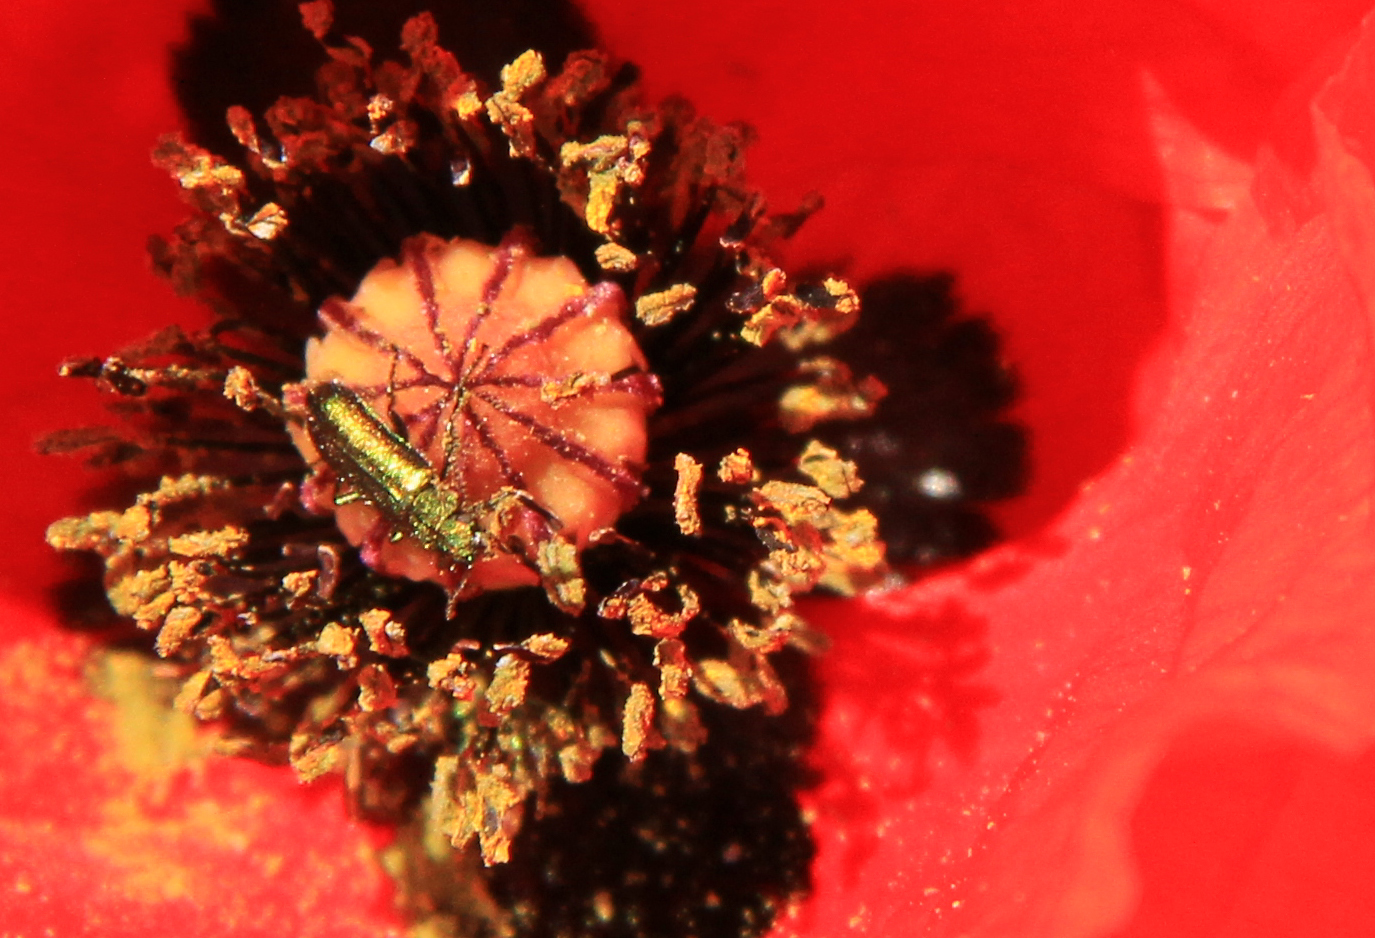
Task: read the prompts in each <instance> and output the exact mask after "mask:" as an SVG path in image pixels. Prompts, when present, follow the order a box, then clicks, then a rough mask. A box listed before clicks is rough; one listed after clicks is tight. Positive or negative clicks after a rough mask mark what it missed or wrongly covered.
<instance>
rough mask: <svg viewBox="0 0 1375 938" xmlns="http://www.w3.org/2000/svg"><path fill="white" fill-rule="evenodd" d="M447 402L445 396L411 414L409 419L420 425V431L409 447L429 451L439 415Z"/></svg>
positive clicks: (436, 429) (437, 430)
mask: <svg viewBox="0 0 1375 938" xmlns="http://www.w3.org/2000/svg"><path fill="white" fill-rule="evenodd" d="M448 400H449V398H448V396H447V395H445V396H444V397H441V398H439V399H438V400H437V401H434V402H433V403H430V404H426V405H425V406H424V407H422V408H420V409H419V410H415V411H412V412H411V414H410V416H411V418H412V419H414V420H416V422H418V423H420V424H421V429H420V431H419V432H418V433H417V434H416V435H415V438H414V439H413V440H412V442H411V445H412V446H414V447H415V448H416V449H417V450H419V451H420V452H422V453H424V452H426V451H427V450H429V448H430V444H432V443H434V435H435V434H436V433H438V432H439V414H440V412H441V411H442V410H443V409H444V404H445V403H446V402H447V401H448Z"/></svg>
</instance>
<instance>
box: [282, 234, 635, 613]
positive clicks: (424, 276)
mask: <svg viewBox="0 0 1375 938" xmlns="http://www.w3.org/2000/svg"><path fill="white" fill-rule="evenodd" d="M627 315H628V309H627V303H626V300H625V297H624V295H623V294H622V291H621V290H620V288H619V287H617V286H616V285H615V284H612V283H600V284H597V285H595V286H591V285H589V284H588V283H587V281H586V280H585V279H584V278H583V276H582V274H581V273H580V272H579V270H578V268H577V266H576V265H575V264H574V263H573V262H572V261H570V260H568V259H566V258H563V257H535V256H533V253H532V251H531V249H530V247H529V246H528V244H527V243H526V242H524V241H522V240H521V239H520V238H518V237H517V238H508V239H507V241H506V242H504V243H503V244H502V245H501V246H499V247H489V246H487V245H483V244H479V243H477V242H473V241H466V240H461V239H456V240H452V241H444V240H442V239H440V238H437V237H434V236H431V235H419V236H416V237H414V238H411V239H409V240H408V241H406V242H405V243H404V245H403V246H402V251H401V254H400V256H399V257H398V258H396V259H387V260H383V261H382V262H381V263H379V264H378V265H377V266H376V267H374V268H373V269H372V270H371V271H370V272H369V273H368V274H367V276H366V277H364V278H363V281H362V283H361V284H360V285H359V287H358V292H357V293H356V294H354V296H353V299H351V300H349V301H347V302H344V301H342V300H339V299H332V300H329V301H327V302H326V303H325V304H324V306H322V307H321V310H320V320H321V324H322V325H323V327H324V330H325V331H324V334H323V335H322V336H320V337H319V338H315V339H312V340H310V342H309V343H308V345H307V347H306V384H307V385H313V384H317V383H319V382H325V381H338V382H341V383H344V384H347V385H348V386H350V387H351V388H353V390H354V391H355V392H356V393H357V394H358V395H359V397H361V398H362V399H363V400H364V401H365V402H366V403H367V404H368V405H369V406H370V407H371V409H372V410H373V411H374V412H375V413H376V414H377V415H379V417H380V418H381V419H382V420H384V421H386V422H387V423H388V424H389V425H393V424H395V423H397V422H398V419H399V423H400V424H402V425H404V428H405V430H406V435H407V436H408V438H409V442H410V445H411V446H412V447H413V448H414V449H415V450H416V451H417V452H419V453H420V454H422V455H423V456H424V457H425V459H427V460H428V461H429V462H430V464H431V465H432V466H433V467H434V468H435V470H436V471H437V472H438V473H439V474H440V476H441V477H442V479H443V484H444V485H446V486H448V487H450V488H451V489H452V490H453V491H454V492H456V493H458V495H459V497H460V501H461V503H462V504H464V505H470V506H475V508H476V506H481V505H482V504H483V503H485V502H486V501H487V500H489V499H491V497H492V496H493V495H494V494H496V493H497V492H498V491H499V490H501V489H503V488H507V489H518V490H522V491H524V492H527V493H529V495H530V497H531V499H530V500H531V501H532V502H533V503H536V504H537V505H538V506H539V508H540V509H541V510H542V512H544V513H547V515H548V517H549V518H550V519H553V520H552V525H553V526H554V527H555V528H556V529H557V531H558V534H559V537H560V539H561V540H565V541H569V542H572V543H573V544H575V545H576V546H577V547H578V548H579V549H581V548H582V547H583V546H585V544H586V543H587V539H588V536H589V535H590V534H591V533H592V532H594V531H596V530H598V529H602V528H607V527H610V526H611V525H613V524H614V523H615V521H616V519H617V518H618V517H619V516H620V515H621V513H622V512H624V511H625V510H626V509H627V508H629V507H630V506H631V505H632V504H634V502H635V501H636V499H637V498H638V497H639V492H640V487H639V474H640V469H641V467H642V466H643V464H644V460H645V455H646V449H647V445H648V441H647V435H646V429H645V423H646V418H647V417H648V415H649V413H650V412H651V411H652V410H653V409H654V408H655V407H656V406H657V404H658V383H657V380H656V379H655V378H654V377H653V376H652V375H650V374H648V372H647V370H646V363H645V358H644V355H643V354H642V353H641V351H640V349H639V347H638V346H637V345H636V343H635V339H634V337H633V336H632V335H631V333H630V330H629V328H628V327H627V325H626V320H627ZM293 436H294V438H295V441H296V445H297V447H298V448H299V449H300V450H301V452H302V454H303V455H304V456H305V457H306V459H307V461H308V462H310V463H311V465H312V466H313V467H314V468H315V469H316V470H317V472H319V473H320V476H319V478H320V480H322V481H323V483H324V484H323V485H320V486H319V491H318V492H317V493H316V494H317V497H316V498H315V499H313V501H314V504H315V506H316V507H317V508H319V509H320V510H330V509H333V510H334V511H335V513H336V518H337V521H338V524H339V528H340V529H341V531H342V532H343V533H344V535H345V536H346V537H347V538H348V540H349V541H350V543H352V544H354V545H355V546H359V547H361V548H362V553H363V557H364V560H365V561H366V562H367V563H369V564H370V565H371V566H372V567H374V568H375V569H377V570H379V571H380V572H383V573H386V574H390V575H393V576H401V577H407V578H409V579H413V580H435V581H436V582H441V583H446V584H451V582H452V578H453V573H454V570H453V567H454V564H453V562H452V560H451V559H450V558H445V557H444V556H442V555H441V554H439V553H438V552H436V551H434V550H430V549H427V548H426V547H425V546H424V545H422V544H420V543H419V542H418V541H416V540H415V539H413V538H409V537H407V538H403V539H401V540H399V541H393V540H391V539H390V536H391V534H392V533H393V532H394V531H395V529H396V525H395V524H393V523H392V521H393V520H394V519H389V518H387V517H385V516H384V515H383V513H382V512H380V511H379V510H378V509H377V508H375V507H373V506H371V505H368V504H364V503H362V502H353V503H351V504H344V505H338V506H334V505H333V496H334V494H335V491H334V487H333V485H332V484H331V482H330V480H331V479H332V478H333V476H332V475H331V474H330V473H329V472H328V471H326V470H327V467H325V466H324V465H323V463H322V461H321V458H320V455H319V453H318V452H317V451H316V449H315V447H314V446H313V445H312V443H311V441H310V438H309V436H308V435H307V434H306V433H305V431H304V429H302V428H299V427H298V428H295V429H294V430H293ZM527 546H528V545H527ZM538 582H539V576H538V575H537V574H536V573H535V572H533V571H532V570H531V569H529V565H528V564H527V563H524V562H522V560H521V559H520V558H519V557H518V556H515V555H513V554H511V553H507V552H504V551H502V550H499V549H498V550H494V551H493V552H491V553H490V554H489V555H488V556H485V557H483V558H482V559H479V560H477V561H476V562H475V563H474V564H473V565H472V567H471V569H469V570H468V571H467V574H466V592H469V593H471V592H473V591H476V590H489V589H502V588H506V587H512V586H521V585H528V584H536V583H538Z"/></svg>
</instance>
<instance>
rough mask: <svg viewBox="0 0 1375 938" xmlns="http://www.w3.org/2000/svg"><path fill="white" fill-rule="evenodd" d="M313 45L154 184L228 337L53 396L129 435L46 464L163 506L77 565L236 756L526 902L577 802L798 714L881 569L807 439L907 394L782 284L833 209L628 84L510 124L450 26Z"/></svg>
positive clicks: (534, 72) (523, 67)
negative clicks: (792, 189)
mask: <svg viewBox="0 0 1375 938" xmlns="http://www.w3.org/2000/svg"><path fill="white" fill-rule="evenodd" d="M302 9H303V11H304V13H305V19H306V24H307V26H308V27H309V28H310V29H311V30H312V31H313V32H314V33H315V35H316V36H317V38H318V39H319V40H320V41H321V43H322V44H323V45H324V47H325V50H326V51H327V53H328V55H329V60H328V62H327V64H326V65H325V66H324V67H323V68H322V69H321V71H320V73H319V76H318V85H319V87H320V89H321V90H320V94H319V95H318V96H317V97H311V98H283V99H281V100H280V101H278V103H277V104H276V105H274V106H273V107H272V108H271V109H269V111H268V112H267V113H266V114H265V115H261V116H255V115H251V114H249V113H248V112H247V111H245V110H243V109H241V108H235V109H231V111H230V113H229V115H228V116H229V123H230V126H231V128H232V129H233V131H234V134H235V136H236V138H237V139H238V141H239V143H240V145H241V146H240V149H239V151H238V152H236V153H233V154H230V155H228V156H226V155H221V154H215V153H211V152H209V151H207V150H205V149H202V148H201V147H199V146H197V145H195V144H193V143H190V142H188V141H186V140H183V139H181V138H179V137H169V138H167V139H166V140H164V141H163V142H162V143H161V144H160V146H159V148H158V150H157V152H156V154H155V158H156V160H157V161H158V162H159V164H160V165H162V166H163V167H165V168H166V169H167V170H168V171H169V172H170V173H171V175H172V176H173V177H174V178H175V180H176V181H177V182H178V183H179V185H180V186H181V187H182V190H183V192H184V194H185V197H186V199H187V201H188V203H189V204H190V206H191V215H190V217H189V218H188V220H187V221H186V222H185V223H184V224H183V225H182V226H181V227H180V228H179V229H178V230H177V231H176V233H175V234H174V235H173V236H172V237H171V238H169V239H166V240H163V241H160V242H158V244H157V245H156V247H155V250H154V257H155V260H156V262H157V264H158V266H159V268H160V269H161V270H162V271H163V272H164V273H165V274H166V275H167V276H168V277H169V278H170V279H171V280H172V282H173V283H174V284H175V285H176V286H177V287H178V288H179V289H181V290H183V291H185V292H188V293H193V294H195V295H198V296H200V297H201V298H203V299H204V300H205V301H206V302H207V304H208V305H209V306H210V308H211V310H212V314H213V320H212V323H211V325H210V326H208V327H207V328H205V329H203V330H200V331H197V332H194V333H189V332H184V331H182V330H179V329H175V328H172V329H168V330H165V331H164V332H162V333H159V334H158V335H156V336H153V337H151V338H150V339H148V340H146V341H144V342H141V343H138V344H135V345H133V346H130V347H128V348H126V349H123V350H121V351H120V352H119V353H118V354H115V355H111V356H108V357H95V358H80V359H73V360H71V361H69V362H67V363H66V364H64V365H63V373H64V374H67V375H70V376H72V377H77V378H85V379H88V380H92V381H93V382H95V384H96V385H97V386H98V387H99V388H100V389H101V390H103V391H105V392H107V393H109V394H110V395H112V400H113V409H114V411H115V413H116V414H117V416H118V418H119V419H118V420H117V421H116V422H115V423H114V424H113V425H112V426H109V427H102V428H94V429H86V430H76V431H67V432H64V433H61V434H56V435H54V436H53V437H52V438H51V439H50V440H49V441H48V444H47V446H48V448H49V449H50V450H53V451H82V452H86V453H88V454H89V455H91V456H92V461H93V462H95V463H96V464H98V465H101V466H105V467H116V468H119V469H120V470H122V471H123V472H124V473H125V474H126V475H127V476H128V477H129V478H131V479H133V480H136V481H138V482H139V483H140V484H141V494H139V495H137V496H136V497H135V498H134V499H133V500H132V501H131V502H130V503H128V504H125V505H123V506H116V507H114V508H111V509H110V510H105V511H98V512H95V513H92V514H89V515H85V516H80V517H73V518H67V519H63V520H61V521H58V522H57V523H55V524H54V525H53V526H52V527H51V528H50V530H49V533H48V538H49V541H50V542H51V543H52V544H53V545H55V546H57V547H59V548H62V549H65V550H79V551H90V552H94V553H95V554H98V555H99V556H100V557H101V558H103V561H104V567H105V573H104V588H105V592H106V594H107V596H108V597H109V600H110V603H111V604H112V605H113V607H114V609H115V610H116V611H117V612H118V613H120V614H121V615H123V616H126V617H127V618H128V619H129V620H131V621H132V622H133V623H135V624H136V625H137V627H138V629H140V630H142V631H144V632H146V633H148V634H149V635H150V636H151V643H152V645H153V647H154V650H155V651H156V653H157V655H158V656H159V657H160V658H161V659H162V662H163V665H162V667H163V668H164V670H165V672H166V673H168V674H170V675H172V676H173V677H174V678H175V679H176V680H177V681H179V682H180V692H179V694H178V696H177V705H178V706H179V707H181V708H183V709H185V710H186V711H188V712H191V713H194V714H195V715H196V716H198V717H200V718H201V719H203V720H205V721H207V722H210V723H213V724H214V725H215V726H216V727H218V730H219V734H220V739H221V747H222V748H223V749H224V750H225V751H227V752H233V753H239V754H244V755H249V756H253V757H256V758H261V759H265V760H269V761H282V762H289V763H290V764H291V765H292V766H293V767H294V768H295V770H296V772H297V773H298V774H299V776H300V777H301V778H302V779H304V780H311V779H315V778H319V777H321V776H324V775H326V774H329V773H340V774H342V776H343V778H344V780H345V782H346V786H347V790H348V792H349V794H350V797H351V799H352V803H353V804H354V806H355V807H356V809H357V810H358V811H359V812H361V813H363V814H365V815H368V816H371V817H381V818H389V819H397V818H404V817H408V816H412V815H414V814H415V813H416V812H419V813H421V814H422V815H423V817H424V818H425V825H426V828H427V830H428V831H430V832H432V833H433V834H434V835H435V836H437V837H439V838H440V839H442V840H447V841H448V842H450V843H452V844H453V846H454V847H455V848H456V849H462V850H465V851H468V852H469V854H470V855H472V856H475V857H480V860H481V862H482V863H485V864H488V865H497V864H502V863H505V862H507V861H508V860H510V859H511V857H512V855H513V851H517V852H518V851H519V844H520V837H519V834H520V830H521V828H522V825H523V824H524V823H525V822H526V820H527V818H528V817H531V816H534V817H538V816H539V815H540V814H541V813H542V812H544V811H546V809H550V810H552V808H550V804H549V799H550V798H551V797H552V795H551V792H553V791H555V790H556V789H558V788H559V786H577V785H579V784H580V783H582V782H585V781H586V780H588V779H590V778H591V777H592V775H593V772H594V769H596V770H597V771H598V772H603V771H621V770H624V771H626V772H628V773H630V774H629V775H628V776H627V777H628V778H630V779H631V782H629V783H628V784H630V783H633V778H634V770H635V767H636V766H638V765H639V764H640V763H643V762H644V761H645V760H646V759H649V758H652V757H653V758H662V759H665V760H671V759H678V760H683V761H684V762H685V763H690V764H691V763H693V760H695V759H698V758H699V756H698V755H697V754H698V753H699V752H701V751H704V750H703V749H702V747H704V746H706V747H710V746H711V745H712V743H711V740H710V739H709V738H708V735H707V732H706V729H705V726H706V724H707V723H710V722H712V721H713V720H715V719H716V717H715V715H714V714H715V711H716V710H721V711H727V712H728V711H734V710H758V711H760V712H761V713H766V714H778V713H781V712H782V711H783V710H784V709H785V708H786V707H787V706H788V699H789V687H788V686H787V684H786V682H785V681H784V679H782V678H780V676H779V674H780V671H779V669H778V668H777V667H776V664H777V662H778V661H779V660H780V656H782V655H787V654H795V653H797V652H813V651H816V650H817V649H818V648H819V647H820V646H821V644H822V642H821V640H820V639H819V638H818V636H817V635H816V634H814V633H813V632H812V631H811V630H810V629H809V628H808V626H807V624H806V622H805V621H804V619H803V617H802V616H801V615H800V614H799V611H798V609H797V607H796V602H795V600H796V598H797V597H798V596H800V595H802V594H805V593H807V592H809V591H812V590H814V589H818V588H822V589H826V590H829V591H832V592H837V593H841V594H851V593H854V592H855V591H857V590H860V589H862V588H864V587H866V586H867V585H870V584H872V583H875V582H877V581H878V580H880V579H881V578H882V577H883V576H884V575H885V570H886V568H885V565H884V547H883V542H882V541H881V540H880V538H879V536H878V532H877V524H876V521H875V519H874V517H873V516H872V515H871V514H870V513H869V512H868V511H866V510H864V509H861V508H853V507H848V501H847V500H848V499H850V498H851V496H853V495H854V494H855V493H856V492H858V491H859V490H860V487H861V485H862V482H861V479H860V477H859V474H858V471H857V469H856V467H855V466H854V464H852V463H850V462H848V461H846V460H845V459H843V458H841V457H840V456H839V455H838V454H837V453H836V451H835V450H833V449H831V448H829V447H827V446H825V445H822V444H821V443H820V442H818V441H817V440H816V439H814V438H812V437H810V436H809V434H810V433H811V432H812V430H813V428H814V427H816V426H818V425H820V424H823V423H828V422H834V421H842V420H854V419H859V418H863V417H866V416H868V415H870V414H872V413H873V411H874V408H875V407H876V406H877V404H878V401H879V400H880V398H881V397H882V396H883V394H884V388H883V386H882V385H881V384H880V383H879V382H877V381H876V380H874V379H872V378H868V377H865V376H862V375H856V374H855V373H854V372H853V371H852V370H851V368H850V367H849V366H848V365H847V364H846V363H845V362H843V361H841V360H840V359H838V358H837V357H835V356H834V355H832V354H829V353H828V351H827V346H828V343H829V342H830V341H831V340H832V339H833V338H834V337H836V336H837V335H839V334H840V333H842V332H844V331H845V330H846V329H847V328H849V326H850V325H851V324H853V323H854V321H855V319H856V317H857V316H858V314H859V304H858V299H857V297H856V295H855V293H854V292H853V291H852V290H851V289H850V287H849V286H848V285H847V284H846V283H845V282H844V281H842V280H839V279H836V278H829V277H816V278H797V277H794V276H790V275H789V274H788V273H786V272H785V271H784V270H783V269H782V268H781V267H780V266H779V265H778V264H776V263H775V262H774V260H773V259H772V258H773V256H774V254H775V252H776V250H777V248H778V247H779V244H780V242H781V241H782V240H783V239H785V238H786V237H788V236H789V235H790V234H791V233H792V232H793V231H794V230H795V229H796V228H797V227H798V225H799V224H801V223H802V221H803V220H804V219H805V217H806V216H807V214H809V212H810V211H811V210H813V209H815V208H816V207H817V205H818V204H819V203H818V202H817V201H815V200H809V201H808V202H807V203H805V204H804V205H803V206H802V207H801V208H799V209H798V210H797V211H793V212H785V213H774V214H771V213H770V212H769V211H768V209H767V206H766V203H765V201H764V200H763V198H762V197H761V196H760V194H759V193H758V192H757V191H755V190H754V189H752V188H751V187H750V186H749V185H747V183H746V182H745V179H744V169H743V167H744V157H743V154H744V150H745V146H746V144H747V143H748V139H749V135H748V133H747V132H746V131H745V130H744V129H743V128H739V127H720V126H717V125H715V124H712V123H711V122H709V121H707V120H705V119H703V118H701V117H699V116H697V115H696V114H695V113H694V112H693V111H692V109H691V108H690V107H689V106H688V105H687V104H686V103H684V102H681V101H669V102H665V103H664V104H662V105H659V106H648V105H646V104H644V103H643V102H642V101H641V100H640V97H639V94H638V88H637V85H636V82H635V73H634V71H633V70H632V69H629V68H626V67H622V66H620V65H618V64H617V63H614V62H612V61H611V60H610V59H608V58H607V57H606V56H604V55H602V54H601V53H597V52H579V53H574V54H573V55H571V56H569V58H568V60H567V61H566V62H565V63H564V64H563V67H562V69H561V70H559V71H553V72H551V71H549V70H547V68H546V63H545V62H544V60H543V59H542V57H541V56H539V55H538V54H537V53H535V52H528V53H526V54H525V55H522V56H520V57H519V58H518V59H517V60H516V61H514V62H512V63H511V64H510V65H508V66H507V67H506V69H504V70H503V71H502V74H501V81H500V84H499V86H496V87H486V86H484V84H483V83H482V82H480V81H479V80H478V79H476V78H475V77H473V76H471V75H469V74H468V73H466V72H465V71H464V70H463V69H462V67H461V66H460V64H459V63H458V61H457V60H456V59H455V58H454V57H453V56H452V55H450V54H449V53H448V52H447V51H446V50H445V49H444V48H443V47H442V46H441V45H440V44H439V41H438V36H437V30H436V27H435V24H434V21H433V20H432V19H431V18H430V17H429V16H428V15H421V16H418V17H416V18H415V19H413V20H411V21H410V22H409V23H408V24H407V25H406V27H405V30H404V31H403V34H402V43H401V48H402V50H403V52H404V60H403V61H399V62H398V61H384V62H375V61H374V59H373V55H372V50H371V48H370V47H368V45H367V44H366V43H363V42H362V41H361V40H357V39H352V38H349V37H341V36H339V35H337V34H336V32H335V31H334V29H333V25H332V19H331V9H330V6H329V4H328V3H324V2H318V0H317V2H315V3H309V4H305V5H304V6H303V8H302ZM790 649H791V651H789V650H790ZM704 708H709V709H712V711H713V716H712V717H711V719H710V720H708V719H704V717H703V710H704ZM656 754H662V755H656ZM599 767H600V768H599ZM693 771H695V770H693ZM689 774H690V773H689ZM761 862H763V863H764V864H765V865H767V863H768V862H769V861H768V860H767V859H766V858H765V859H762V860H761ZM799 875H802V874H799ZM693 901H694V902H696V901H697V900H693ZM702 901H705V900H702ZM771 901H772V900H771ZM779 901H780V902H781V901H782V899H780V900H779ZM698 904H699V905H700V903H698ZM759 922H760V923H762V924H758V926H757V927H754V926H751V928H752V929H753V930H756V931H757V930H758V929H759V928H763V927H766V925H767V921H766V920H765V919H760V920H759ZM743 927H744V926H742V928H743ZM746 930H747V931H748V930H751V929H746Z"/></svg>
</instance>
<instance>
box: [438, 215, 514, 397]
mask: <svg viewBox="0 0 1375 938" xmlns="http://www.w3.org/2000/svg"><path fill="white" fill-rule="evenodd" d="M518 255H522V256H523V255H524V245H523V244H522V243H521V242H518V241H509V240H508V241H507V242H505V243H503V244H502V245H501V247H500V248H498V249H497V257H496V263H495V264H494V266H493V268H492V275H491V276H490V277H488V278H487V282H486V283H485V284H483V286H482V300H481V304H480V305H479V306H478V308H477V312H476V313H474V314H473V318H472V319H469V320H468V332H467V334H466V335H465V336H464V337H463V349H462V351H461V352H460V353H459V360H458V364H456V365H455V366H454V373H455V374H456V375H457V376H458V380H459V382H460V383H462V382H463V381H464V374H465V370H466V369H468V368H471V367H472V366H471V365H470V364H469V362H468V354H469V352H470V351H472V350H473V347H474V344H475V342H476V340H477V331H478V329H480V328H482V324H483V323H484V322H486V321H487V317H488V316H490V315H492V310H493V309H495V308H496V302H497V297H499V296H500V295H501V288H502V287H503V286H505V285H506V280H507V278H508V277H510V276H511V268H512V267H513V266H514V265H515V261H516V257H517V256H518Z"/></svg>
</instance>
